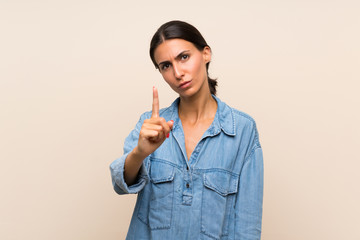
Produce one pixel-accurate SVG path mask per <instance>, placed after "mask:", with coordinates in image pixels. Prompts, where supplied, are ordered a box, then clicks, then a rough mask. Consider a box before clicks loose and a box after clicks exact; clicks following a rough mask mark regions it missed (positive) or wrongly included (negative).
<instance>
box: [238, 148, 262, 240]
mask: <svg viewBox="0 0 360 240" xmlns="http://www.w3.org/2000/svg"><path fill="white" fill-rule="evenodd" d="M263 178H264V167H263V154H262V149H261V147H260V145H256V146H254V147H253V148H252V151H251V152H250V154H249V156H248V157H247V159H246V160H245V163H244V166H243V168H242V170H241V174H240V182H239V192H238V196H237V199H236V205H235V216H236V217H235V239H239V240H260V238H261V222H262V205H263V182H264V179H263Z"/></svg>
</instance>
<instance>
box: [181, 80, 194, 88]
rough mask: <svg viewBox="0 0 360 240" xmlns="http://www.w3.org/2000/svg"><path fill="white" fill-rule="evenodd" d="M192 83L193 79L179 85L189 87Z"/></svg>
mask: <svg viewBox="0 0 360 240" xmlns="http://www.w3.org/2000/svg"><path fill="white" fill-rule="evenodd" d="M190 83H191V80H190V81H185V82H183V83H181V84H180V85H179V88H187V87H188V86H190Z"/></svg>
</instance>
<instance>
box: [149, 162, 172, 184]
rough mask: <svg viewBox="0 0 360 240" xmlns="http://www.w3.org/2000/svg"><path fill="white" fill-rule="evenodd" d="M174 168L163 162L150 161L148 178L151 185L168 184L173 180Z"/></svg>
mask: <svg viewBox="0 0 360 240" xmlns="http://www.w3.org/2000/svg"><path fill="white" fill-rule="evenodd" d="M174 175H175V171H174V167H173V166H172V165H170V164H168V163H165V162H159V161H151V163H150V178H151V181H152V182H153V183H162V182H170V181H172V180H173V179H174Z"/></svg>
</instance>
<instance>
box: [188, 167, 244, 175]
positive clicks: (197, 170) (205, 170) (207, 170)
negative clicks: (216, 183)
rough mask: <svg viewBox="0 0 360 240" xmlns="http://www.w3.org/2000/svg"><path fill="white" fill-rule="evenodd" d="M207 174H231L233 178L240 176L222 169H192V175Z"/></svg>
mask: <svg viewBox="0 0 360 240" xmlns="http://www.w3.org/2000/svg"><path fill="white" fill-rule="evenodd" d="M208 172H225V173H229V174H231V176H233V177H239V176H240V174H238V173H234V172H231V171H229V170H226V169H223V168H209V169H201V168H196V169H195V168H194V173H200V174H201V173H208Z"/></svg>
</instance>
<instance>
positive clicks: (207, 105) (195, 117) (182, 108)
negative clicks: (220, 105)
mask: <svg viewBox="0 0 360 240" xmlns="http://www.w3.org/2000/svg"><path fill="white" fill-rule="evenodd" d="M216 109H217V103H216V100H215V99H214V98H213V97H212V96H211V93H210V91H207V93H204V94H200V92H199V93H198V94H195V95H193V96H191V97H186V98H185V97H182V96H180V103H179V117H180V119H181V121H183V122H184V121H187V122H191V123H193V124H195V123H197V122H198V121H202V120H208V119H213V118H214V117H215V114H216Z"/></svg>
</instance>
